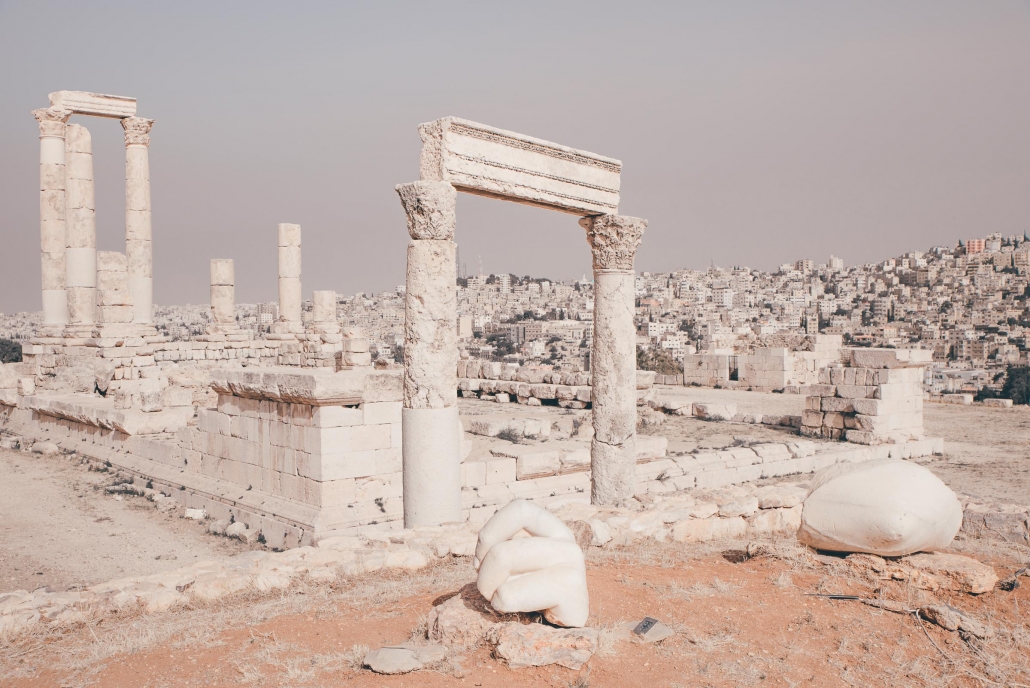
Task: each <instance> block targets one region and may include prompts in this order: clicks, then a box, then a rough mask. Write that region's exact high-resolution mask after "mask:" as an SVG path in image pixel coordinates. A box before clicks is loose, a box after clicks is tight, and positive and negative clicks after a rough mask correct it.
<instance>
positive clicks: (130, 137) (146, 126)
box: [121, 117, 154, 147]
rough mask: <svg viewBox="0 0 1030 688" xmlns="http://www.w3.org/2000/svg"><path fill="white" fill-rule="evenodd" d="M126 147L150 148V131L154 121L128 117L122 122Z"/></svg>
mask: <svg viewBox="0 0 1030 688" xmlns="http://www.w3.org/2000/svg"><path fill="white" fill-rule="evenodd" d="M121 122H122V129H124V130H125V145H126V146H147V147H149V146H150V129H151V127H153V126H154V120H152V119H145V118H143V117H126V118H125V119H123V120H122V121H121Z"/></svg>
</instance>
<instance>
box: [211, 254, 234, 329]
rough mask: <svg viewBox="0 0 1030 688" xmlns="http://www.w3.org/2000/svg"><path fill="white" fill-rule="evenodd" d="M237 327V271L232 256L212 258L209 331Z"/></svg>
mask: <svg viewBox="0 0 1030 688" xmlns="http://www.w3.org/2000/svg"><path fill="white" fill-rule="evenodd" d="M235 329H236V271H235V269H234V267H233V262H232V258H212V259H211V325H209V326H208V331H209V332H211V333H212V334H214V333H224V332H226V331H228V330H235Z"/></svg>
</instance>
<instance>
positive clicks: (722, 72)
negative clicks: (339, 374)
mask: <svg viewBox="0 0 1030 688" xmlns="http://www.w3.org/2000/svg"><path fill="white" fill-rule="evenodd" d="M61 89H69V90H88V91H96V92H101V93H113V94H118V95H126V96H134V97H136V98H137V99H138V100H139V109H138V114H139V115H140V116H142V117H150V118H154V119H156V120H157V123H156V124H155V125H154V129H153V132H152V135H151V140H152V143H151V146H150V165H151V188H152V198H153V213H154V215H153V218H154V219H153V225H154V256H155V259H154V260H155V264H154V284H155V287H154V288H155V301H156V302H157V303H160V304H169V303H206V302H207V299H208V282H209V279H208V260H209V259H210V258H234V259H235V260H236V284H237V292H236V293H237V299H238V300H239V301H241V302H246V301H270V300H274V299H275V298H276V293H277V292H276V224H277V223H279V222H297V223H300V224H301V225H302V226H303V252H304V253H303V283H304V289H305V298H310V292H311V290H312V289H335V290H337V291H338V292H340V293H343V294H350V293H353V292H355V291H380V290H383V289H390V288H392V287H394V286H395V285H397V284H401V283H403V281H404V255H405V254H404V246H405V244H406V242H407V232H406V231H405V222H404V214H403V211H402V210H401V206H400V202H399V201H398V199H397V196H396V193H395V192H394V190H393V187H394V186H395V185H396V184H399V183H403V182H408V181H413V180H415V179H417V177H418V153H419V146H420V143H419V138H418V131H417V128H416V127H417V125H418V124H419V123H420V122H426V121H430V120H433V119H437V118H439V117H444V116H448V115H454V116H457V117H463V118H466V119H472V120H476V121H479V122H483V123H486V124H490V125H492V126H496V127H501V128H505V129H512V130H515V131H518V132H521V133H524V134H528V135H531V136H536V137H539V138H543V139H548V140H551V141H556V142H558V143H561V144H564V145H568V146H573V147H576V148H582V149H586V150H589V151H593V152H596V153H600V154H602V155H607V156H611V157H615V158H619V159H621V160H622V161H623V175H622V203H621V206H620V211H621V212H622V213H623V214H627V215H636V216H640V217H645V218H647V219H648V220H649V221H650V225H649V227H648V229H647V232H646V233H645V235H644V242H643V245H642V246H641V248H640V251H639V253H638V255H637V263H636V265H637V269H638V270H671V269H676V268H683V267H691V268H700V267H704V266H707V265H708V264H710V262H711V261H713V260H714V261H715V263H716V264H719V265H748V266H751V267H757V268H763V269H769V268H774V267H776V266H777V265H779V264H781V263H783V262H787V261H793V260H795V259H797V258H801V257H809V258H812V259H814V260H816V261H818V262H824V261H825V260H826V258H827V257H828V256H829V254H831V253H834V254H836V255H839V256H841V257H843V258H844V259H845V261H846V262H847V263H848V264H854V263H861V262H867V261H873V260H877V259H880V258H884V257H888V256H892V255H897V254H899V253H902V252H904V251H906V250H910V249H919V248H926V247H929V246H931V245H935V244H950V243H954V242H955V241H956V240H957V239H959V238H964V237H967V236H982V235H984V234H988V233H990V232H995V231H1000V232H1003V233H1005V234H1014V233H1017V232H1018V233H1022V232H1023V231H1024V230H1025V229H1030V2H1028V1H1027V0H1021V1H1018V0H1012V1H1008V2H1004V1H999V2H991V1H979V0H978V1H973V0H968V1H966V2H947V1H945V0H930V1H927V2H916V1H905V2H898V1H897V0H891V1H889V2H873V1H870V0H862V1H860V2H859V1H856V2H825V0H818V1H813V2H668V3H653V4H651V3H644V2H625V1H624V0H623V1H621V2H613V3H607V2H597V1H595V2H582V3H562V2H554V1H551V2H540V3H534V2H525V1H521V2H513V3H503V4H502V3H486V2H468V3H450V2H441V1H435V2H418V3H400V2H368V3H360V4H347V3H340V2H326V3H318V2H293V3H285V2H276V3H264V2H238V3H232V2H184V1H182V0H177V1H176V2H164V3H158V2H144V1H141V0H135V1H134V2H131V3H104V2H88V3H87V2H68V3H51V2H42V1H40V0H32V1H31V2H7V1H4V0H0V237H2V240H3V243H2V249H3V250H2V253H0V311H4V312H12V311H18V310H37V309H39V308H40V303H41V300H40V277H39V269H40V268H39V260H40V259H39V219H38V213H39V210H38V188H39V187H38V156H39V142H38V128H37V125H36V122H35V120H34V119H33V118H32V115H31V114H30V111H31V110H32V109H34V108H38V107H45V106H46V105H47V93H49V92H51V91H57V90H61ZM73 121H77V122H80V123H82V124H85V125H86V126H87V127H88V128H89V129H90V131H91V132H92V134H93V146H94V169H95V175H96V187H97V199H96V202H97V227H98V229H97V232H98V244H99V248H101V249H104V250H124V215H123V213H124V148H123V143H122V131H121V127H120V126H119V125H118V123H117V121H115V120H106V119H94V118H83V117H75V118H73ZM456 238H457V242H458V245H459V247H460V250H461V260H462V262H463V263H465V264H467V266H468V270H469V272H470V273H474V272H476V270H477V269H478V261H479V257H480V256H481V257H482V264H483V268H484V270H485V271H486V272H488V273H489V272H514V273H517V274H532V275H535V276H548V277H551V278H555V279H558V278H569V277H578V276H579V275H581V274H583V273H585V272H588V271H589V268H590V262H589V251H588V249H587V245H586V242H585V240H584V237H583V230H582V229H581V228H580V227H579V226H578V225H577V224H576V218H575V217H573V216H569V215H563V214H559V213H554V212H548V211H545V210H539V209H535V208H527V207H524V206H518V205H515V204H511V203H502V202H498V201H493V200H486V199H482V198H477V197H472V196H465V195H462V196H461V197H460V199H459V204H458V230H457V237H456Z"/></svg>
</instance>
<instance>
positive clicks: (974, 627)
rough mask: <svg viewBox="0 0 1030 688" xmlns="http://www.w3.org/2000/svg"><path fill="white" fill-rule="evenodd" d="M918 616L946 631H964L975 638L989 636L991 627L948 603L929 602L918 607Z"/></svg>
mask: <svg viewBox="0 0 1030 688" xmlns="http://www.w3.org/2000/svg"><path fill="white" fill-rule="evenodd" d="M919 616H921V617H923V618H924V619H926V620H927V621H929V622H930V623H934V624H937V625H938V626H940V627H941V628H943V629H945V630H947V631H965V632H966V633H971V634H972V635H974V636H976V637H977V638H980V639H983V638H989V637H990V636H991V635H992V632H991V629H990V628H988V627H987V626H985V625H984V624H982V623H980V622H979V621H977V620H976V619H974V618H972V617H971V616H969V615H967V614H966V613H965V612H963V611H962V610H961V609H956V608H955V607H952V606H951V605H950V604H929V605H926V606H925V607H920V608H919Z"/></svg>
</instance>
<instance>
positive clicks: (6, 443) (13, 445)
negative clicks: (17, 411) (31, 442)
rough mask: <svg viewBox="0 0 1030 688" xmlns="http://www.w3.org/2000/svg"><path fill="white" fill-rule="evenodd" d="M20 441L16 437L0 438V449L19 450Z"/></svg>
mask: <svg viewBox="0 0 1030 688" xmlns="http://www.w3.org/2000/svg"><path fill="white" fill-rule="evenodd" d="M19 448H21V440H20V439H19V438H17V437H0V449H19Z"/></svg>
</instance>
